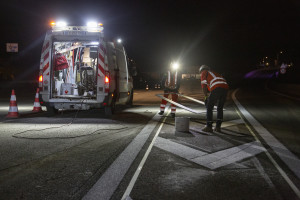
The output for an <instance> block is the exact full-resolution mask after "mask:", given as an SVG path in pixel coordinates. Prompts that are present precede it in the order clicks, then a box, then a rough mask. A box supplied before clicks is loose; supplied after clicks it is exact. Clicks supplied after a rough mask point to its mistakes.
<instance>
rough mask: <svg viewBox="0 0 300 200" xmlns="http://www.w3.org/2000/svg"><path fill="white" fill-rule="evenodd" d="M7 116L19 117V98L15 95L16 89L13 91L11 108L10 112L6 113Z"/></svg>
mask: <svg viewBox="0 0 300 200" xmlns="http://www.w3.org/2000/svg"><path fill="white" fill-rule="evenodd" d="M6 117H7V118H18V117H19V112H18V106H17V98H16V95H15V90H12V91H11V97H10V102H9V110H8V114H7V115H6Z"/></svg>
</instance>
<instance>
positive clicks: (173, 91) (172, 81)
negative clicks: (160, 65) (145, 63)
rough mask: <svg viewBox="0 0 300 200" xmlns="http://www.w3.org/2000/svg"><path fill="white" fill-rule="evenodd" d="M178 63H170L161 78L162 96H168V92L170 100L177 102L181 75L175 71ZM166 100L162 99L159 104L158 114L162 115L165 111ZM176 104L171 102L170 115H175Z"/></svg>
mask: <svg viewBox="0 0 300 200" xmlns="http://www.w3.org/2000/svg"><path fill="white" fill-rule="evenodd" d="M178 67H179V65H178V64H177V63H171V68H170V70H168V72H167V73H166V74H164V76H163V79H162V86H163V87H164V97H165V98H168V96H169V94H170V95H171V96H172V101H174V102H177V100H178V91H179V87H180V81H181V77H180V74H179V72H178V71H177V69H178ZM166 104H167V101H166V100H164V99H162V100H161V104H160V112H159V113H158V114H159V115H163V114H164V111H165V107H166ZM175 112H176V106H175V105H174V104H171V116H172V118H174V117H175Z"/></svg>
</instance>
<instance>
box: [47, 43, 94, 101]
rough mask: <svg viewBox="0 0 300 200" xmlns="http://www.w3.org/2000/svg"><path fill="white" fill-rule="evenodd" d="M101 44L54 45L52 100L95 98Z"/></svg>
mask: <svg viewBox="0 0 300 200" xmlns="http://www.w3.org/2000/svg"><path fill="white" fill-rule="evenodd" d="M97 52H98V42H92V41H76V42H74V41H72V42H70V41H59V42H54V43H53V56H52V59H53V60H52V63H53V66H52V69H53V76H52V77H53V85H52V98H83V97H85V98H96V91H97V90H96V84H95V83H96V81H97V58H98V56H97Z"/></svg>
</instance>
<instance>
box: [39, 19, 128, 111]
mask: <svg viewBox="0 0 300 200" xmlns="http://www.w3.org/2000/svg"><path fill="white" fill-rule="evenodd" d="M127 59H128V58H127V55H126V52H125V49H124V47H123V45H122V44H121V43H117V42H109V41H106V40H105V38H104V35H103V26H102V24H96V25H94V26H65V25H55V24H53V26H52V30H50V31H48V32H47V34H46V37H45V41H44V44H43V48H42V54H41V61H40V75H39V88H40V102H41V104H42V105H44V106H46V107H47V110H48V111H50V112H56V111H58V110H59V109H63V110H88V109H91V108H101V107H104V108H105V112H106V114H112V113H113V110H114V108H115V105H116V104H132V100H133V80H132V77H131V75H130V73H129V69H128V62H127V61H128V60H127Z"/></svg>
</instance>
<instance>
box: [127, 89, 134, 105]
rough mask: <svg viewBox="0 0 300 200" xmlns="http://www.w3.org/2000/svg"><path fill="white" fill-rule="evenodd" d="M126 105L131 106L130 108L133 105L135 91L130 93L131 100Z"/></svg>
mask: <svg viewBox="0 0 300 200" xmlns="http://www.w3.org/2000/svg"><path fill="white" fill-rule="evenodd" d="M126 104H127V105H129V106H132V105H133V89H132V90H131V92H130V97H129V100H128V102H127V103H126Z"/></svg>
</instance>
